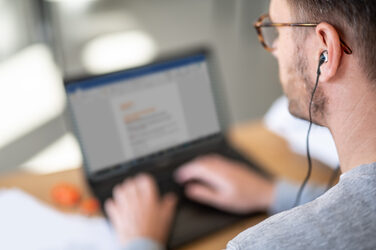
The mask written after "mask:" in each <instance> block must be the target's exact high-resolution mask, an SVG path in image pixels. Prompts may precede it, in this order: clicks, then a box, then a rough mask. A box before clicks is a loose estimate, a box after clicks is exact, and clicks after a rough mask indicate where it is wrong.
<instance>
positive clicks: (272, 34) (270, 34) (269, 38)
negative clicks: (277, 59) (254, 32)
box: [261, 27, 278, 49]
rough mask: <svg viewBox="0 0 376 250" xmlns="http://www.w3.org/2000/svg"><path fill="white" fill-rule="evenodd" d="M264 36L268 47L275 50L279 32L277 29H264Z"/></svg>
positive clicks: (262, 30)
mask: <svg viewBox="0 0 376 250" xmlns="http://www.w3.org/2000/svg"><path fill="white" fill-rule="evenodd" d="M261 32H262V36H263V37H264V41H265V44H266V46H268V47H269V48H272V49H275V41H276V40H277V39H278V30H277V28H276V27H262V28H261Z"/></svg>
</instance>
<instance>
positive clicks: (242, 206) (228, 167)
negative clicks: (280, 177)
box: [175, 155, 274, 214]
mask: <svg viewBox="0 0 376 250" xmlns="http://www.w3.org/2000/svg"><path fill="white" fill-rule="evenodd" d="M175 177H176V179H177V181H178V182H179V183H185V182H188V181H194V182H192V183H190V184H189V183H188V184H187V186H186V189H185V192H186V195H187V196H188V197H190V198H191V199H193V200H196V201H199V202H201V203H205V204H208V205H211V206H214V207H216V208H220V209H223V210H226V211H230V212H235V213H240V214H243V213H249V212H252V211H257V210H265V209H267V208H269V207H270V205H271V204H272V202H273V199H274V197H273V195H274V184H273V182H271V181H269V180H266V179H265V178H263V177H261V176H260V175H258V174H256V173H253V172H252V171H251V170H249V169H247V168H246V166H244V165H243V164H242V163H239V162H235V161H231V160H228V159H225V158H223V157H221V156H218V155H209V156H204V157H200V158H198V159H196V160H194V161H192V162H190V163H188V164H186V165H184V166H182V167H181V168H180V169H179V170H178V171H177V172H176V173H175Z"/></svg>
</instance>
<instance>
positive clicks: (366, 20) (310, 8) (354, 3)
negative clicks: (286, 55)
mask: <svg viewBox="0 0 376 250" xmlns="http://www.w3.org/2000/svg"><path fill="white" fill-rule="evenodd" d="M287 2H288V3H289V4H290V6H291V7H292V11H293V13H294V14H295V15H296V17H297V19H298V20H295V21H298V22H316V23H320V22H328V23H330V24H331V25H333V26H334V27H335V28H336V29H337V31H338V32H339V34H340V36H341V38H342V39H343V40H344V41H345V42H346V44H347V45H349V47H350V48H351V49H352V50H353V54H354V55H355V56H357V57H358V58H359V63H360V65H361V67H362V68H363V70H364V72H365V74H366V75H367V77H368V78H369V80H370V81H375V82H376V1H375V0H287Z"/></svg>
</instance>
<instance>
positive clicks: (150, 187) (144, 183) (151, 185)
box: [137, 174, 159, 202]
mask: <svg viewBox="0 0 376 250" xmlns="http://www.w3.org/2000/svg"><path fill="white" fill-rule="evenodd" d="M137 188H138V190H139V191H138V192H139V194H142V196H141V198H142V199H144V200H147V201H151V202H154V201H157V200H158V199H159V192H158V187H157V183H156V182H155V180H154V178H153V177H152V176H151V175H148V174H141V175H139V176H138V177H137Z"/></svg>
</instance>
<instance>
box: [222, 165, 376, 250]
mask: <svg viewBox="0 0 376 250" xmlns="http://www.w3.org/2000/svg"><path fill="white" fill-rule="evenodd" d="M375 170H376V168H375V164H371V165H362V166H359V167H358V169H354V171H352V172H351V171H349V172H348V173H346V174H345V175H343V176H341V179H340V182H339V183H338V184H337V185H336V186H334V187H333V188H332V189H330V190H329V191H328V192H326V193H325V194H323V195H322V196H320V197H319V198H317V199H316V200H314V201H312V202H309V203H307V204H305V205H303V206H299V207H296V208H294V209H291V210H288V211H285V212H282V213H279V214H277V215H275V216H272V217H270V218H268V219H267V220H265V221H263V222H262V223H260V224H258V225H256V226H254V227H252V228H249V229H248V230H246V231H244V232H242V233H241V234H239V235H238V236H237V237H236V238H234V239H233V240H232V241H230V242H229V244H228V246H227V247H228V249H277V248H278V249H280V248H282V249H284V248H286V249H304V248H307V247H308V248H309V249H322V248H325V249H349V248H350V249H375V248H376V238H375V237H374V235H376V200H375V199H374V197H375V195H376V178H375V177H376V171H375Z"/></svg>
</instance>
